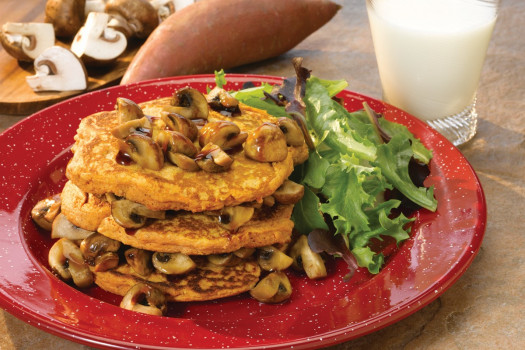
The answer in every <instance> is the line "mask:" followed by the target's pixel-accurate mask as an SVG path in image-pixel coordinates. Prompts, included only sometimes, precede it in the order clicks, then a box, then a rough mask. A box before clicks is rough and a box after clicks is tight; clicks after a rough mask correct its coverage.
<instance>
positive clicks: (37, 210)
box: [31, 194, 62, 231]
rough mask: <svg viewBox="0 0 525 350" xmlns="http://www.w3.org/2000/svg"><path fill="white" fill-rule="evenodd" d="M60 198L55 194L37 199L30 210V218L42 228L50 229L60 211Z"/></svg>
mask: <svg viewBox="0 0 525 350" xmlns="http://www.w3.org/2000/svg"><path fill="white" fill-rule="evenodd" d="M61 204H62V200H61V199H60V195H58V194H57V195H55V196H52V197H49V198H46V199H43V200H41V201H39V202H38V203H37V204H36V205H35V206H34V207H33V209H32V210H31V218H32V219H33V221H34V222H35V223H36V224H37V225H38V226H40V227H41V228H43V229H44V230H48V231H51V229H52V227H53V221H54V220H55V218H56V217H57V215H58V214H59V213H60V206H61Z"/></svg>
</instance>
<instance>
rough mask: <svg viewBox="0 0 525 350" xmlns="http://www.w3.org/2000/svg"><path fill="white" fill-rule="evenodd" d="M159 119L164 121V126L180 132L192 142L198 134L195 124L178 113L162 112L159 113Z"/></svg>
mask: <svg viewBox="0 0 525 350" xmlns="http://www.w3.org/2000/svg"><path fill="white" fill-rule="evenodd" d="M161 119H162V120H163V121H164V123H166V126H167V127H168V128H169V129H171V130H173V131H178V132H180V133H181V134H183V135H184V136H186V137H187V138H188V139H190V140H191V141H192V142H193V141H195V140H196V139H197V136H198V135H199V129H197V125H195V123H194V122H192V121H191V120H190V119H188V118H185V117H184V116H182V115H180V114H177V113H168V112H163V113H162V114H161Z"/></svg>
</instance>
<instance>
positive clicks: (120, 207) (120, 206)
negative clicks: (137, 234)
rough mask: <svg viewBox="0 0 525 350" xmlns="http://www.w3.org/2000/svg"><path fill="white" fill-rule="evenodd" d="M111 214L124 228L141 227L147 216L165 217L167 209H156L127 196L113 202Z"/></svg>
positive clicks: (153, 217)
mask: <svg viewBox="0 0 525 350" xmlns="http://www.w3.org/2000/svg"><path fill="white" fill-rule="evenodd" d="M111 215H112V216H113V219H114V220H115V222H116V223H117V224H119V225H120V226H122V227H124V228H140V227H142V226H144V224H145V223H146V219H147V218H152V219H161V220H162V219H165V218H166V212H165V211H156V210H151V209H149V208H147V207H146V206H144V205H142V204H139V203H135V202H132V201H130V200H127V199H125V198H122V199H118V200H114V201H113V202H111Z"/></svg>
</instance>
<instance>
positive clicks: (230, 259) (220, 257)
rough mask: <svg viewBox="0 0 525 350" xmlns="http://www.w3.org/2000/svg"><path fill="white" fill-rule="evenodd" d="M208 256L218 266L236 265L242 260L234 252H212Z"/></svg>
mask: <svg viewBox="0 0 525 350" xmlns="http://www.w3.org/2000/svg"><path fill="white" fill-rule="evenodd" d="M207 258H208V261H209V262H210V263H212V264H213V265H217V266H235V265H237V264H238V263H239V262H240V261H241V258H239V257H238V256H237V255H234V254H233V253H223V254H211V255H208V256H207Z"/></svg>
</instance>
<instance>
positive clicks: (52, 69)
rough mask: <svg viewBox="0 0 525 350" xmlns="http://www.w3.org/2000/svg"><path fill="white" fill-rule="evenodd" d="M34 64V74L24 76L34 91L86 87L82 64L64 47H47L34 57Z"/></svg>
mask: <svg viewBox="0 0 525 350" xmlns="http://www.w3.org/2000/svg"><path fill="white" fill-rule="evenodd" d="M34 66H35V71H36V74H35V75H31V76H28V77H26V81H27V83H28V84H29V86H30V87H31V89H33V90H34V91H75V90H85V89H86V88H87V72H86V69H85V67H84V64H83V63H82V61H80V59H79V58H78V57H77V56H76V55H75V54H74V53H73V52H72V51H70V50H68V49H66V48H63V47H61V46H52V47H50V48H47V49H46V50H44V52H42V53H41V54H40V55H39V56H38V57H37V58H36V59H35V62H34Z"/></svg>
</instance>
